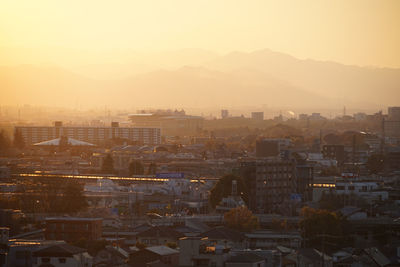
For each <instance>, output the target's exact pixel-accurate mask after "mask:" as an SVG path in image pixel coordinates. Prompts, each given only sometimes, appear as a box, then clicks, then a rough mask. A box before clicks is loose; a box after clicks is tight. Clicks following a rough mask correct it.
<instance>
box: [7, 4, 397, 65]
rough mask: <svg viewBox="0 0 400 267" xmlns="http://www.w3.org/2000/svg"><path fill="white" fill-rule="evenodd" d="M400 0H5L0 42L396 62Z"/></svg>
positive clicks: (27, 45) (26, 45)
mask: <svg viewBox="0 0 400 267" xmlns="http://www.w3.org/2000/svg"><path fill="white" fill-rule="evenodd" d="M399 27H400V1H399V0H391V1H383V0H376V1H370V0H350V1H349V0H335V1H323V0H301V1H300V0H299V1H294V0H289V1H286V0H276V1H267V0H259V1H258V0H247V1H244V0H242V1H235V0H226V1H218V0H197V1H194V0H146V1H145V0H139V1H136V0H126V1H124V0H65V1H62V0H58V1H55V0H36V1H32V0H18V1H16V0H2V1H1V2H0V46H8V47H14V46H23V47H52V46H62V47H67V48H78V49H90V50H94V49H95V50H110V49H125V48H129V49H134V50H138V51H144V50H176V49H181V48H203V49H209V50H213V51H217V52H219V53H226V52H230V51H232V50H241V51H252V50H257V49H263V48H270V49H272V50H275V51H281V52H285V53H289V54H292V55H294V56H297V57H300V58H314V59H322V60H333V61H338V62H342V63H348V64H358V65H376V66H390V67H400V49H399V47H400V30H399Z"/></svg>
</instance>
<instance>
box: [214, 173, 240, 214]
mask: <svg viewBox="0 0 400 267" xmlns="http://www.w3.org/2000/svg"><path fill="white" fill-rule="evenodd" d="M233 180H236V181H237V192H238V194H239V195H240V196H241V197H242V199H243V200H244V201H245V202H246V203H247V201H248V191H247V187H246V185H245V183H244V181H243V179H242V178H240V177H238V176H236V175H233V174H228V175H225V176H223V177H222V178H221V179H219V180H218V182H217V183H216V184H215V186H214V187H213V188H212V189H211V194H210V203H211V205H212V206H213V207H215V206H216V205H217V204H218V203H219V202H220V201H221V200H222V198H224V197H227V196H229V195H231V193H232V181H233Z"/></svg>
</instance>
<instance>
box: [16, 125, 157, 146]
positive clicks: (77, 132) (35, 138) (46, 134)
mask: <svg viewBox="0 0 400 267" xmlns="http://www.w3.org/2000/svg"><path fill="white" fill-rule="evenodd" d="M15 131H19V132H20V133H21V134H22V137H23V138H24V140H25V144H27V145H31V144H35V143H39V142H43V141H48V140H52V139H57V138H60V137H62V136H66V137H68V138H73V139H76V140H79V141H84V142H89V143H93V144H99V143H101V142H103V141H106V140H108V139H113V138H121V139H126V140H128V141H132V142H137V143H138V144H161V129H160V128H159V127H119V126H118V124H117V123H113V126H112V127H95V126H63V125H62V123H61V122H58V123H56V124H55V126H54V127H51V126H16V127H15Z"/></svg>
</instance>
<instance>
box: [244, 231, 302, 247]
mask: <svg viewBox="0 0 400 267" xmlns="http://www.w3.org/2000/svg"><path fill="white" fill-rule="evenodd" d="M245 236H246V238H247V239H248V242H249V247H250V248H251V249H271V248H276V247H277V246H278V245H280V246H285V247H288V248H299V247H300V246H301V240H302V238H301V235H300V233H299V232H278V231H271V230H259V231H254V232H252V233H247V234H246V235H245Z"/></svg>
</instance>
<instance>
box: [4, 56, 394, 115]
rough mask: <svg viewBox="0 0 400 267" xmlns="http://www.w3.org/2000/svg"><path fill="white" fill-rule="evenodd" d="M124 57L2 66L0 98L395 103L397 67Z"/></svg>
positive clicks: (191, 103) (174, 103)
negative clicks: (113, 60)
mask: <svg viewBox="0 0 400 267" xmlns="http://www.w3.org/2000/svg"><path fill="white" fill-rule="evenodd" d="M127 58H130V60H127V61H126V62H124V63H123V64H122V63H118V64H115V63H98V62H97V63H95V64H86V65H80V66H74V67H71V65H69V66H57V65H53V64H52V65H49V64H47V65H41V64H37V65H32V64H29V65H28V64H26V65H22V64H14V65H10V64H9V65H3V66H0V88H1V91H0V92H1V97H0V103H1V104H3V105H4V104H25V103H28V104H34V105H52V106H54V105H58V106H71V105H73V104H75V103H76V102H79V103H80V104H81V105H88V106H104V105H108V106H111V107H132V106H134V107H137V106H140V107H143V106H147V107H210V106H218V107H220V106H256V105H267V106H269V107H288V108H293V109H295V108H305V107H310V108H320V107H325V108H327V107H330V108H335V107H336V108H342V107H343V106H344V105H346V106H352V107H357V108H364V109H368V108H376V107H382V106H391V105H399V104H400V103H399V100H400V69H390V68H377V67H361V66H350V65H344V64H340V63H335V62H324V61H317V60H309V59H306V60H304V59H298V58H295V57H293V56H290V55H287V54H283V53H279V52H274V51H271V50H268V49H265V50H260V51H255V52H251V53H245V52H232V53H229V54H226V55H217V54H215V53H212V52H208V51H204V50H195V49H192V50H182V51H174V52H173V53H167V52H165V53H159V54H157V55H155V56H154V55H153V57H152V60H148V61H146V58H143V57H141V58H140V57H138V56H135V57H134V56H132V57H129V56H127ZM154 59H160V60H158V61H157V60H154ZM175 59H176V60H175Z"/></svg>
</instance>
